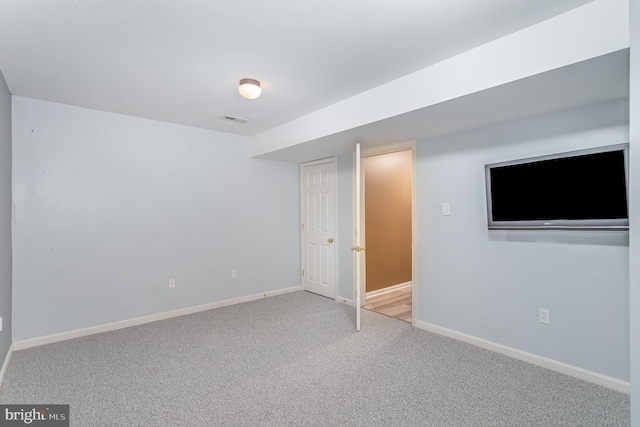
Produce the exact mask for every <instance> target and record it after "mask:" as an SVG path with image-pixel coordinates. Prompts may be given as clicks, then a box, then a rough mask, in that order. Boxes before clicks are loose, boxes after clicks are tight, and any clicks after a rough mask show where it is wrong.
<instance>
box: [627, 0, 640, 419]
mask: <svg viewBox="0 0 640 427" xmlns="http://www.w3.org/2000/svg"><path fill="white" fill-rule="evenodd" d="M629 3H630V7H631V16H630V23H631V28H630V44H631V72H630V77H631V88H630V97H631V102H630V104H631V105H630V114H629V117H630V119H629V127H630V136H631V138H630V144H631V147H632V148H631V162H630V163H631V179H630V181H631V195H630V199H631V200H630V202H631V203H630V211H631V235H630V249H631V253H630V260H631V266H630V267H631V273H630V274H631V280H630V281H629V284H630V291H631V292H630V294H631V295H630V304H629V305H630V310H631V312H630V317H631V318H630V323H631V325H630V327H631V335H630V336H631V425H634V426H637V425H640V217H639V216H638V215H640V4H638V2H637V1H631V2H629Z"/></svg>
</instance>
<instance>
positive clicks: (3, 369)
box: [0, 344, 13, 387]
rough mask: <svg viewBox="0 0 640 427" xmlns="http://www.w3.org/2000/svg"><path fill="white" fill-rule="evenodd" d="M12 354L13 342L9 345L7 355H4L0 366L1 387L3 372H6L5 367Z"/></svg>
mask: <svg viewBox="0 0 640 427" xmlns="http://www.w3.org/2000/svg"><path fill="white" fill-rule="evenodd" d="M12 354H13V344H11V345H10V346H9V351H7V355H6V356H5V357H4V362H3V363H2V368H0V387H2V380H3V379H4V374H5V372H7V367H8V366H9V361H10V360H11V355H12Z"/></svg>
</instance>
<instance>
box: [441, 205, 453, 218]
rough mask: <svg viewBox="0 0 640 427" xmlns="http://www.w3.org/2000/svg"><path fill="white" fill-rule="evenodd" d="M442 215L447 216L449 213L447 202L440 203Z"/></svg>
mask: <svg viewBox="0 0 640 427" xmlns="http://www.w3.org/2000/svg"><path fill="white" fill-rule="evenodd" d="M442 215H444V216H449V215H451V209H450V207H449V203H443V204H442Z"/></svg>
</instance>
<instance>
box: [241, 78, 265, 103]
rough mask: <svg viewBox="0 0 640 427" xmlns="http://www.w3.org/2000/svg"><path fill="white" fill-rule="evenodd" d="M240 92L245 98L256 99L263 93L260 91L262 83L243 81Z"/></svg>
mask: <svg viewBox="0 0 640 427" xmlns="http://www.w3.org/2000/svg"><path fill="white" fill-rule="evenodd" d="M238 92H240V95H242V96H243V97H244V98H247V99H256V98H257V97H259V96H260V94H261V93H262V89H260V82H259V81H257V80H254V79H242V80H240V86H238Z"/></svg>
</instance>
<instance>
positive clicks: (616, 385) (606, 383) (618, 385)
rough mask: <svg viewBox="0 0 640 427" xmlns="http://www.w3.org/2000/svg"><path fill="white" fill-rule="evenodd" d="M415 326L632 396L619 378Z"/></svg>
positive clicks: (440, 329) (429, 326)
mask: <svg viewBox="0 0 640 427" xmlns="http://www.w3.org/2000/svg"><path fill="white" fill-rule="evenodd" d="M414 325H415V326H416V327H418V328H420V329H424V330H425V331H429V332H433V333H436V334H438V335H444V336H445V337H449V338H453V339H456V340H458V341H463V342H466V343H468V344H473V345H475V346H478V347H482V348H484V349H487V350H491V351H494V352H496V353H500V354H503V355H505V356H509V357H513V358H514V359H518V360H522V361H523V362H528V363H531V364H533V365H537V366H540V367H543V368H546V369H550V370H552V371H556V372H560V373H561V374H565V375H569V376H572V377H575V378H579V379H581V380H584V381H588V382H590V383H593V384H598V385H601V386H603V387H607V388H610V389H612V390H615V391H618V392H621V393H626V394H631V384H630V383H628V382H626V381H622V380H619V379H617V378H613V377H609V376H606V375H602V374H599V373H597V372H593V371H588V370H586V369H583V368H579V367H577V366H573V365H569V364H566V363H563V362H558V361H557V360H553V359H549V358H546V357H543V356H538V355H536V354H533V353H528V352H526V351H522V350H518V349H516V348H513V347H508V346H506V345H502V344H498V343H495V342H493V341H489V340H485V339H482V338H478V337H474V336H472V335H467V334H464V333H462V332H458V331H454V330H453V329H448V328H443V327H442V326H437V325H434V324H432V323H427V322H423V321H422V320H417V321H416V322H415V323H414Z"/></svg>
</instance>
